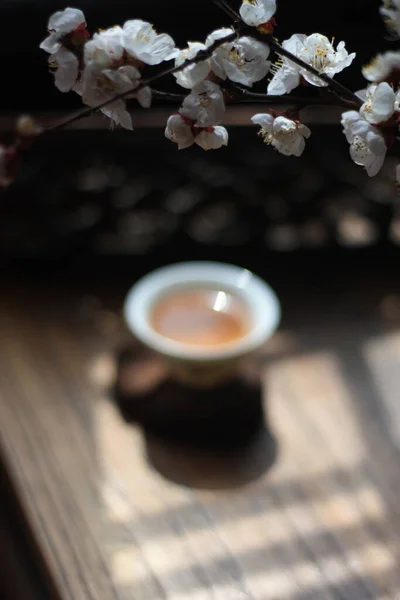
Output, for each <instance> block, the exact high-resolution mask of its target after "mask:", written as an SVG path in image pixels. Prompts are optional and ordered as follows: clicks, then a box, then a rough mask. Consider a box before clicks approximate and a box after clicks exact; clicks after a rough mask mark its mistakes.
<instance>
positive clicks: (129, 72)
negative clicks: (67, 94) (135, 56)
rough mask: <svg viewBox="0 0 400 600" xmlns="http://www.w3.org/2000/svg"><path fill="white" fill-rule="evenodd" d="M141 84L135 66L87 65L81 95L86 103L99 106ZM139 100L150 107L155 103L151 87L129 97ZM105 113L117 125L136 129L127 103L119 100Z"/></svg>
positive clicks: (103, 110)
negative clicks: (114, 67) (103, 67)
mask: <svg viewBox="0 0 400 600" xmlns="http://www.w3.org/2000/svg"><path fill="white" fill-rule="evenodd" d="M139 83H140V72H139V71H138V70H137V69H136V68H135V67H133V66H131V65H125V66H122V67H119V68H118V69H102V70H98V69H97V68H93V67H90V66H87V67H86V68H85V71H84V74H83V79H82V89H81V91H79V92H78V93H81V95H82V100H83V102H84V104H87V105H88V106H97V105H98V104H101V103H102V102H105V101H106V100H109V99H111V98H112V97H113V96H115V94H119V93H123V92H127V91H128V90H130V89H131V88H135V87H137V86H138V85H139ZM128 97H129V98H133V97H136V98H137V100H138V102H139V103H140V104H141V106H143V107H145V108H148V107H149V106H150V103H151V90H150V88H148V87H145V88H143V89H141V90H140V91H139V92H138V93H137V94H135V92H134V91H133V92H132V93H131V94H130V95H129V96H127V98H128ZM101 111H102V112H103V113H104V114H105V115H106V116H107V117H109V118H110V119H111V120H112V121H114V123H115V124H116V125H121V126H122V127H124V128H125V129H132V119H131V116H130V114H129V113H128V111H127V110H126V103H125V100H123V99H120V100H115V101H114V102H112V103H110V104H108V105H107V106H105V107H104V108H102V109H101Z"/></svg>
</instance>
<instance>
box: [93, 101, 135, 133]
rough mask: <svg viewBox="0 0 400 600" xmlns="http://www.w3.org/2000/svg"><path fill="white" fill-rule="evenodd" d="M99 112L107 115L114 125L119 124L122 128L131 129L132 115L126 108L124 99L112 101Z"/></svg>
mask: <svg viewBox="0 0 400 600" xmlns="http://www.w3.org/2000/svg"><path fill="white" fill-rule="evenodd" d="M101 112H102V113H104V114H105V115H106V116H107V117H109V119H111V120H112V121H113V122H114V123H115V124H116V125H120V126H121V127H123V128H124V129H129V130H131V131H132V129H133V126H132V117H131V115H130V114H129V113H128V111H127V110H126V105H125V102H124V101H122V100H118V101H116V102H113V103H112V104H110V105H109V106H106V107H104V108H102V109H101Z"/></svg>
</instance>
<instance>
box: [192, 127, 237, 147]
mask: <svg viewBox="0 0 400 600" xmlns="http://www.w3.org/2000/svg"><path fill="white" fill-rule="evenodd" d="M228 140H229V134H228V132H227V130H226V129H225V127H221V126H217V127H213V131H212V132H209V131H206V130H203V131H201V132H200V133H199V134H198V135H196V137H195V138H194V141H195V142H196V144H197V145H198V146H200V147H201V148H203V150H218V148H221V147H222V146H227V145H228Z"/></svg>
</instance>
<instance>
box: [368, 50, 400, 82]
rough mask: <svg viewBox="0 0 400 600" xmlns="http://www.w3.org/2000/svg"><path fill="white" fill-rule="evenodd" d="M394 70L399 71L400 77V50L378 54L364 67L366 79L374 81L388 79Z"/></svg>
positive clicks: (399, 75)
mask: <svg viewBox="0 0 400 600" xmlns="http://www.w3.org/2000/svg"><path fill="white" fill-rule="evenodd" d="M394 71H398V78H399V79H400V51H397V52H384V53H383V54H377V55H376V56H375V57H374V58H373V59H372V61H371V62H370V63H369V64H368V65H365V67H363V68H362V74H363V75H364V77H365V79H367V80H368V81H371V82H372V83H381V82H382V81H385V80H387V79H388V78H389V77H390V76H391V75H392V74H393V72H394Z"/></svg>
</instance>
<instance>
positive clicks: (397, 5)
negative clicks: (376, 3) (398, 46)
mask: <svg viewBox="0 0 400 600" xmlns="http://www.w3.org/2000/svg"><path fill="white" fill-rule="evenodd" d="M383 4H384V5H383V6H382V7H381V8H380V9H379V12H380V13H381V15H382V16H383V18H384V19H385V21H386V23H387V26H388V29H389V30H390V31H391V32H393V34H394V35H396V36H400V0H385V1H384V3H383Z"/></svg>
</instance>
